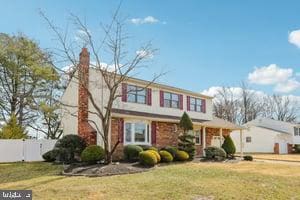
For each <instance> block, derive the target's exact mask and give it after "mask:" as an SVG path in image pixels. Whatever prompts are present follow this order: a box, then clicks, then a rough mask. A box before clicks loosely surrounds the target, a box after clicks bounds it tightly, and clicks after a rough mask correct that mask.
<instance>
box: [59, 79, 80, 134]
mask: <svg viewBox="0 0 300 200" xmlns="http://www.w3.org/2000/svg"><path fill="white" fill-rule="evenodd" d="M75 76H77V74H75ZM61 101H62V103H63V104H64V105H68V106H62V120H61V126H62V128H63V134H64V135H68V134H78V131H77V111H78V108H77V106H78V81H77V80H76V79H74V78H73V79H72V80H71V81H70V83H69V85H68V87H67V89H66V90H65V92H64V94H63V96H62V99H61Z"/></svg>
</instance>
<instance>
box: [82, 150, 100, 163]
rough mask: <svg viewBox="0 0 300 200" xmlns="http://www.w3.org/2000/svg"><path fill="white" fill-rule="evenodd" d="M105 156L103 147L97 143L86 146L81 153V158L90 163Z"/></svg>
mask: <svg viewBox="0 0 300 200" xmlns="http://www.w3.org/2000/svg"><path fill="white" fill-rule="evenodd" d="M104 156H105V152H104V149H103V148H102V147H100V146H97V145H90V146H88V147H86V148H85V149H84V150H83V151H82V153H81V160H82V161H83V162H87V163H90V164H93V163H96V162H97V161H100V160H103V159H104Z"/></svg>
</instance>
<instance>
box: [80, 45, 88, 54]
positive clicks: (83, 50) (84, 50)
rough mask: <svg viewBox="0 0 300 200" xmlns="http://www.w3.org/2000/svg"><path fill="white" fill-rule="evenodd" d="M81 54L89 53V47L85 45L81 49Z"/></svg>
mask: <svg viewBox="0 0 300 200" xmlns="http://www.w3.org/2000/svg"><path fill="white" fill-rule="evenodd" d="M80 55H89V52H88V49H87V48H86V47H83V48H82V49H81V53H80Z"/></svg>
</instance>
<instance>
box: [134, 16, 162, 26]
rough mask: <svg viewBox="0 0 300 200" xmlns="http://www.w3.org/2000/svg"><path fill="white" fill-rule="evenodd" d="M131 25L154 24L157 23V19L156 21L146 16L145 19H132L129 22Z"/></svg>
mask: <svg viewBox="0 0 300 200" xmlns="http://www.w3.org/2000/svg"><path fill="white" fill-rule="evenodd" d="M130 22H131V23H133V24H136V25H140V24H156V23H158V22H159V20H158V19H156V18H155V17H153V16H147V17H145V18H132V19H131V20H130ZM165 23H166V22H163V24H165Z"/></svg>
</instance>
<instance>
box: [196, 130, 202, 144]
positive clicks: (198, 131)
mask: <svg viewBox="0 0 300 200" xmlns="http://www.w3.org/2000/svg"><path fill="white" fill-rule="evenodd" d="M195 143H196V144H197V145H201V131H200V130H197V131H195Z"/></svg>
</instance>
